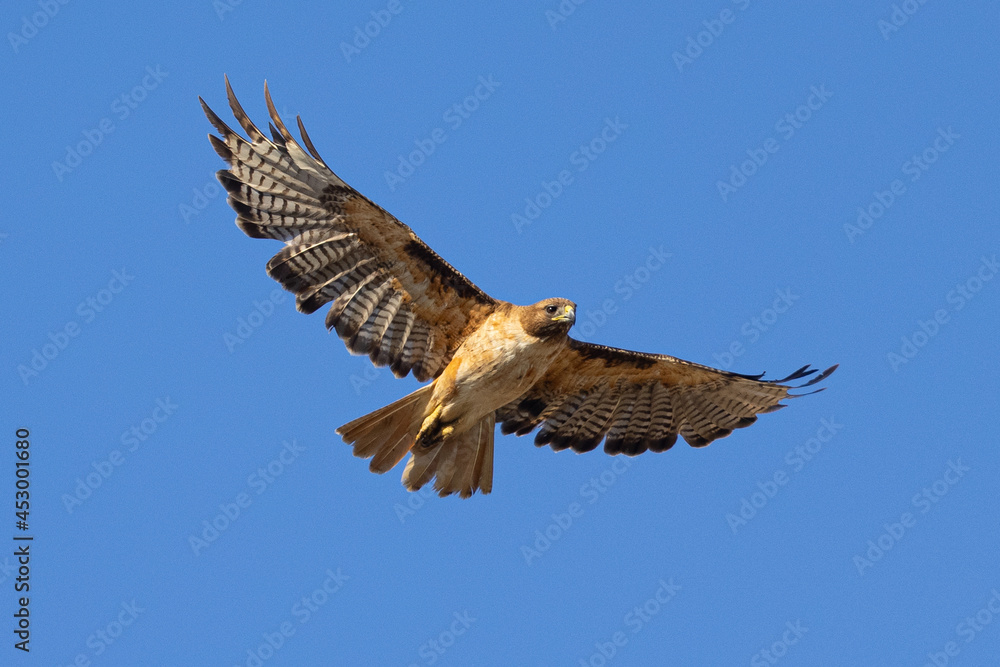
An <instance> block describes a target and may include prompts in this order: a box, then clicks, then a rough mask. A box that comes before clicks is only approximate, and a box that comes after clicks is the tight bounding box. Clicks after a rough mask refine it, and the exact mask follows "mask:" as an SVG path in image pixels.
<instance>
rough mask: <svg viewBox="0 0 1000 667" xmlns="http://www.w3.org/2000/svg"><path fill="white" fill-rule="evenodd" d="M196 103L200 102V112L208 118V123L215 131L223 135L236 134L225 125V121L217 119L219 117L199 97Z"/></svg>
mask: <svg viewBox="0 0 1000 667" xmlns="http://www.w3.org/2000/svg"><path fill="white" fill-rule="evenodd" d="M198 101H199V102H201V110H202V111H204V112H205V117H206V118H208V122H210V123H211V124H212V126H213V127H214V128H215V129H216V130H218V131H219V132H221V133H222V134H225V135H231V134H236V133H235V132H234V131H233V129H232V128H231V127H229V126H228V125H226V121H224V120H222V119H221V118H219V115H218V114H217V113H215V112H214V111H212V107H210V106H208V103H207V102H205V100H203V99H202V98H201V95H199V96H198ZM209 136H211V135H209Z"/></svg>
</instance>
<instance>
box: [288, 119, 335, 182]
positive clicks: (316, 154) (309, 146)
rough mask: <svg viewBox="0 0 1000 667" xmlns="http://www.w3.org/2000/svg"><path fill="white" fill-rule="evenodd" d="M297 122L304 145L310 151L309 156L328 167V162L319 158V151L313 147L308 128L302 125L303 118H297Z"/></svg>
mask: <svg viewBox="0 0 1000 667" xmlns="http://www.w3.org/2000/svg"><path fill="white" fill-rule="evenodd" d="M295 122H296V123H298V125H299V134H300V135H302V143H304V144H305V145H306V149H308V150H309V154H310V155H312V156H313V157H314V158H316V160H317V161H318V162H319V163H320V164H322V165H323V166H324V167H326V162H324V161H323V158H321V157H320V156H319V151H317V150H316V147H315V146H313V142H312V139H310V138H309V133H308V132H306V126H305V125H303V124H302V117H301V116H296V117H295ZM327 169H329V167H327Z"/></svg>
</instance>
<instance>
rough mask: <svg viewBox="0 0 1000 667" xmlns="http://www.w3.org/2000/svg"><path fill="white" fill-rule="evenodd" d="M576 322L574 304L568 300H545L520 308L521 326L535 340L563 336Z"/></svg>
mask: <svg viewBox="0 0 1000 667" xmlns="http://www.w3.org/2000/svg"><path fill="white" fill-rule="evenodd" d="M573 322H576V304H575V303H573V302H572V301H570V300H569V299H545V300H544V301H539V302H538V303H536V304H533V305H531V306H522V307H521V326H522V327H524V330H525V332H527V333H529V334H531V335H532V336H535V337H537V338H551V337H553V336H565V335H566V334H567V333H568V332H569V328H570V327H571V326H573Z"/></svg>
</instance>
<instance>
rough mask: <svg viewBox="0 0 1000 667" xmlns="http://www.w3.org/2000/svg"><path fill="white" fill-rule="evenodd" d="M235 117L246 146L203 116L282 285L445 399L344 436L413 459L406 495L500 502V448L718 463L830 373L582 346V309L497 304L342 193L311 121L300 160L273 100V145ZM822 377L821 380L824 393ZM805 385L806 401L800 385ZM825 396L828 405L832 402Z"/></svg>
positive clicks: (416, 403) (249, 227)
mask: <svg viewBox="0 0 1000 667" xmlns="http://www.w3.org/2000/svg"><path fill="white" fill-rule="evenodd" d="M226 92H227V95H228V98H229V106H230V107H231V109H232V112H233V115H234V116H235V117H236V120H237V122H239V124H240V126H241V127H242V128H243V130H244V131H245V133H246V135H247V138H244V137H243V136H241V135H240V134H239V133H237V132H235V131H233V130H232V129H231V128H230V127H229V126H228V125H226V123H224V122H223V121H222V119H221V118H219V116H217V115H216V114H215V113H214V112H213V111H212V110H211V109H210V108H209V107H208V105H207V104H205V101H204V100H201V98H199V100H200V101H201V104H202V108H203V109H204V111H205V114H206V115H207V116H208V119H209V120H210V121H211V123H212V125H214V126H215V128H216V129H217V130H218V132H219V134H221V135H222V136H221V137H217V136H214V135H209V139H210V141H211V143H212V146H213V148H215V150H216V152H217V153H218V154H219V155H220V156H221V157H222V159H224V160H225V161H226V162H227V163H228V165H229V169H228V170H223V171H219V172H218V178H219V181H221V183H222V185H223V186H224V187H225V189H226V191H227V192H228V193H229V197H228V201H229V204H230V206H232V207H233V209H235V211H236V214H237V218H236V224H237V225H238V226H239V228H240V229H242V230H243V231H244V232H245V233H246V234H247V235H248V236H251V237H253V238H266V239H277V240H279V241H283V242H284V244H285V246H284V248H282V249H281V250H280V251H279V252H278V253H277V254H276V255H274V257H272V258H271V259H270V261H269V262H268V263H267V272H268V274H269V275H270V276H271V277H272V278H274V279H275V280H277V281H278V282H279V283H281V285H282V286H283V287H284V288H285V289H287V290H289V291H290V292H293V293H294V294H295V297H296V298H295V305H296V308H297V309H298V310H300V311H301V312H303V313H312V312H315V311H316V310H317V309H319V308H320V307H321V306H324V305H325V304H328V303H329V304H330V307H329V310H328V311H327V313H326V327H327V329H334V330H336V332H337V335H338V336H340V338H341V339H342V340H343V341H344V343H345V344H346V345H347V349H348V350H350V352H352V353H354V354H367V355H368V356H369V358H370V359H371V361H372V362H373V363H374V364H375V365H376V366H389V368H390V369H391V370H392V372H393V374H394V375H395V376H396V377H404V376H405V375H407V374H408V373H413V376H414V377H415V378H416V379H417V380H419V381H421V382H425V381H427V380H433V381H432V382H431V383H430V384H428V385H425V386H423V387H421V388H420V389H417V390H416V391H414V392H413V393H411V394H409V395H408V396H405V397H403V398H401V399H399V400H398V401H396V402H394V403H391V404H390V405H387V406H385V407H383V408H380V409H378V410H375V411H374V412H372V413H370V414H367V415H365V416H363V417H360V418H358V419H355V420H354V421H352V422H349V423H347V424H344V425H343V426H341V427H340V428H338V429H337V433H338V434H340V435H341V436H342V437H343V439H344V441H345V442H346V443H347V444H349V445H353V448H354V455H355V456H358V457H361V458H370V459H371V464H370V469H371V470H372V471H373V472H376V473H384V472H386V471H388V470H389V469H391V468H393V467H394V466H396V464H398V463H399V462H400V461H401V460H402V459H403V457H405V456H406V454H407V453H409V454H410V458H409V461H408V462H407V464H406V468H405V470H404V471H403V484H404V485H405V486H406V488H407V489H409V490H410V491H416V490H418V489H420V488H421V487H423V486H424V485H425V484H427V483H429V482H430V481H431V480H434V489H435V490H436V491H438V493H439V494H440V495H442V496H446V495H449V494H453V493H458V494H460V495H461V496H462V497H463V498H467V497H469V496H471V495H472V494H473V493H475V492H476V491H480V492H482V493H484V494H487V493H489V492H490V491H491V490H492V488H493V434H494V430H495V428H494V427H495V425H496V424H498V423H499V424H500V430H501V432H502V433H504V434H508V433H516V434H517V435H526V434H528V433H530V432H531V431H534V430H535V429H536V428H538V429H539V430H538V433H537V435H536V436H535V444H536V445H538V446H544V445H549V446H550V447H552V448H553V449H555V450H563V449H572V450H573V451H575V452H588V451H591V450H593V449H595V448H596V447H597V446H598V445H599V444H600V443H601V442H602V441H603V442H604V451H605V452H607V453H608V454H626V455H628V456H636V455H637V454H641V453H642V452H645V451H647V450H648V451H652V452H662V451H665V450H667V449H670V448H671V447H672V446H673V445H674V443H675V442H676V441H677V436H678V435H679V436H681V437H682V438H684V440H685V441H687V443H688V444H689V445H692V446H694V447H704V446H705V445H707V444H709V443H710V442H712V441H713V440H716V439H717V438H722V437H725V436H727V435H729V434H730V433H731V432H732V431H733V429H737V428H743V427H745V426H749V425H750V424H752V423H753V422H754V421H756V419H757V415H758V414H761V413H764V412H773V411H775V410H777V409H779V408H782V407H785V404H783V403H781V401H782V400H783V399H786V398H790V397H797V396H801V395H803V394H792V393H790V391H789V390H791V389H793V388H799V387H806V386H810V385H813V384H815V383H817V382H819V381H820V380H822V379H824V378H826V377H827V376H829V375H830V373H832V372H833V371H834V370H835V369H836V366H833V367H831V368H828V369H827V370H825V371H823V372H822V373H817V369H812V368H810V367H809V366H804V367H803V368H800V369H799V370H797V371H795V372H794V373H792V374H791V375H789V376H788V377H785V378H783V379H781V380H764V379H762V378H763V376H762V375H739V374H736V373H729V372H726V371H721V370H716V369H714V368H710V367H708V366H702V365H700V364H695V363H692V362H689V361H683V360H681V359H677V358H674V357H670V356H667V355H663V354H650V353H646V352H632V351H629V350H622V349H617V348H613V347H606V346H604V345H595V344H593V343H585V342H581V341H578V340H575V339H573V338H570V337H569V335H568V334H569V330H570V328H571V327H572V326H573V322H574V321H575V318H576V304H575V303H573V302H572V301H570V300H568V299H558V298H557V299H545V300H544V301H540V302H538V303H536V304H533V305H530V306H518V305H514V304H512V303H508V302H506V301H502V300H500V299H495V298H493V297H492V296H490V295H488V294H486V293H485V292H483V291H482V290H481V289H479V288H478V287H476V286H475V285H474V284H473V283H472V282H471V281H470V280H469V279H468V278H466V277H465V276H464V275H462V274H461V273H459V272H458V271H457V270H456V269H455V268H454V267H452V265H451V264H449V263H448V262H446V261H445V260H443V259H442V258H441V257H439V256H438V255H437V253H435V252H434V251H433V250H431V249H430V248H429V247H428V246H427V245H426V244H425V243H424V242H423V241H421V240H420V239H419V238H418V237H417V235H416V234H414V233H413V231H412V230H411V229H410V228H409V227H407V226H406V225H404V224H403V223H401V222H400V221H398V220H397V219H396V218H394V217H393V216H392V215H390V214H389V213H388V212H386V211H384V210H383V209H382V208H380V207H379V206H378V205H377V204H375V203H374V202H372V201H371V200H369V199H368V198H367V197H365V196H364V195H362V194H361V193H359V192H358V191H356V190H354V189H353V188H352V187H351V186H349V185H348V184H347V183H345V182H344V181H343V180H341V179H340V178H339V177H338V176H337V175H336V174H334V173H333V171H332V170H331V169H330V168H329V167H328V166H327V165H326V163H325V162H324V161H323V159H322V158H321V157H320V156H319V153H317V151H316V148H315V147H314V146H313V143H312V141H311V140H310V138H309V135H308V134H307V133H306V130H305V127H304V126H303V125H302V120H301V118H299V119H298V128H299V133H300V135H301V144H300V142H299V141H298V140H296V139H295V138H294V137H293V136H292V134H291V133H290V132H289V131H288V129H287V128H286V127H285V124H284V123H283V122H282V120H281V118H280V117H279V116H278V113H277V111H276V110H275V108H274V103H273V102H272V101H271V95H270V93H269V92H268V90H267V84H266V83H265V84H264V96H265V99H266V101H267V108H268V111H269V113H270V117H271V123H272V125H271V127H270V130H271V138H270V139H268V137H267V136H265V135H264V133H263V132H261V131H260V130H259V129H258V128H257V127H256V126H255V125H254V124H253V122H252V121H251V120H250V118H249V117H248V116H247V114H246V113H245V112H244V111H243V108H242V107H241V106H240V103H239V102H238V101H237V99H236V96H235V95H234V94H233V90H232V87H231V86H230V85H229V80H228V78H227V79H226ZM809 376H812V377H809ZM807 377H809V379H808V380H804V382H803V383H802V384H799V385H797V386H794V387H793V386H789V385H787V384H785V383H788V382H792V381H796V380H803V379H804V378H807ZM817 391H818V390H817Z"/></svg>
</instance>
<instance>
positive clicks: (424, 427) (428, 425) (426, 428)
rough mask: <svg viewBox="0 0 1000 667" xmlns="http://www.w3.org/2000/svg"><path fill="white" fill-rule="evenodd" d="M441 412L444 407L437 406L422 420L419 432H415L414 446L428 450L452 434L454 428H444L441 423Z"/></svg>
mask: <svg viewBox="0 0 1000 667" xmlns="http://www.w3.org/2000/svg"><path fill="white" fill-rule="evenodd" d="M443 410H444V406H442V405H439V406H437V407H436V408H434V410H433V411H431V413H430V414H429V415H427V417H425V418H424V421H423V423H422V424H421V425H420V430H419V431H418V432H417V437H416V438H415V440H414V444H415V445H416V446H418V447H423V448H424V449H430V448H431V447H433V446H434V445H437V444H439V443H440V442H441V441H442V440H443V439H444V438H446V437H448V436H449V435H451V434H452V432H453V431H454V430H455V427H454V426H446V425H444V424H443V423H442V422H441V412H442V411H443Z"/></svg>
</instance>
